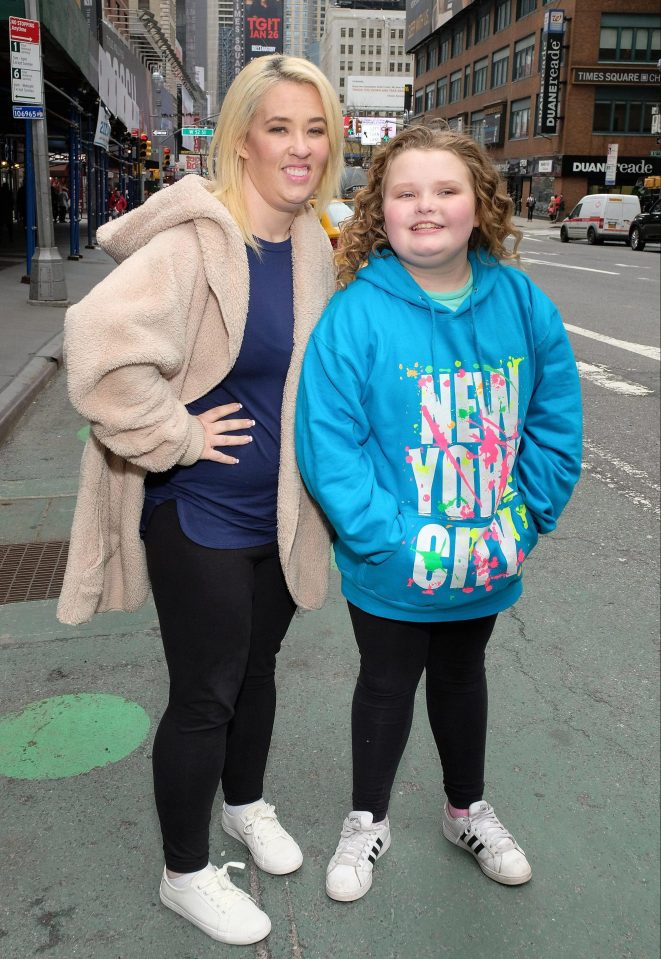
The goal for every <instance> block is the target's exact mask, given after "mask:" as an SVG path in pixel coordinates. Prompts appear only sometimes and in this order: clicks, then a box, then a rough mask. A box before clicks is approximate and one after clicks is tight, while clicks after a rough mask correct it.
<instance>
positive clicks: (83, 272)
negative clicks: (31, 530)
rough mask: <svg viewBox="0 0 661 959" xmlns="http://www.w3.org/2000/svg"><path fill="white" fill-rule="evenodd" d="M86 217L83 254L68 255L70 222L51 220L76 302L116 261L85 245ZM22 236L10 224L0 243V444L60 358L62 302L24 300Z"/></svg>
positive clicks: (70, 293) (26, 289)
mask: <svg viewBox="0 0 661 959" xmlns="http://www.w3.org/2000/svg"><path fill="white" fill-rule="evenodd" d="M86 230H87V226H86V223H85V222H83V223H81V239H80V249H81V253H82V254H83V258H82V260H68V259H67V257H68V254H69V224H68V223H66V224H65V223H56V224H55V241H56V244H57V247H58V249H59V251H60V255H61V256H62V261H63V263H64V273H65V277H66V287H67V297H68V300H69V302H71V303H76V302H77V301H78V300H80V299H82V297H83V296H85V294H86V293H87V292H88V291H89V290H91V288H92V287H93V286H94V285H95V284H96V283H98V282H99V280H101V279H103V277H104V276H106V274H107V273H109V272H110V270H111V269H112V268H113V267H114V265H115V264H114V261H113V260H112V259H111V258H110V257H109V256H107V255H106V254H105V253H104V252H103V251H102V250H100V249H99V248H98V247H97V248H95V249H93V250H87V249H85V247H84V244H85V242H86ZM25 269H26V261H25V242H24V236H23V233H22V231H21V228H20V227H19V226H18V225H17V224H15V225H14V236H13V242H11V243H9V242H7V241H6V240H5V242H4V243H2V244H0V302H1V303H2V307H1V309H0V337H1V338H2V350H1V351H0V444H1V443H2V442H3V440H4V439H5V438H6V437H7V436H8V435H9V433H10V432H11V430H12V429H13V428H14V426H15V425H16V423H17V422H18V420H19V419H20V417H21V415H22V414H23V413H24V411H25V410H26V409H27V407H28V406H29V404H30V403H31V402H32V401H33V400H34V399H35V397H36V396H38V394H39V392H40V391H41V390H42V389H43V387H44V386H45V385H46V383H47V382H48V381H49V379H50V378H51V377H52V376H53V375H54V374H55V373H56V372H57V369H58V367H59V366H60V365H61V363H62V325H63V321H64V313H65V307H64V306H61V305H58V306H49V305H47V304H41V303H39V304H33V303H29V302H28V297H29V294H30V286H29V284H27V283H22V282H21V279H22V277H23V276H24V275H25Z"/></svg>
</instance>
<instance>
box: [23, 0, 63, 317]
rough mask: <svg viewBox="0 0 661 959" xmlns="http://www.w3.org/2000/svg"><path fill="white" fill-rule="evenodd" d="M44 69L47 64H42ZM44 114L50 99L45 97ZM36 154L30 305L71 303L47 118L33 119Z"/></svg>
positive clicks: (35, 14) (31, 14) (32, 14)
mask: <svg viewBox="0 0 661 959" xmlns="http://www.w3.org/2000/svg"><path fill="white" fill-rule="evenodd" d="M25 16H26V18H27V19H28V20H39V2H38V0H25ZM42 70H43V64H42ZM42 100H43V106H44V114H45V113H46V98H45V97H44V96H43V88H42ZM32 123H33V124H34V127H33V128H32V135H33V138H32V152H33V158H34V169H35V187H36V193H37V236H38V241H39V246H38V247H37V249H36V250H35V254H34V257H33V258H32V268H31V271H30V295H29V297H28V302H30V303H62V304H65V303H67V302H68V300H67V287H66V282H65V279H64V263H63V261H62V257H61V256H60V251H59V250H58V249H57V247H56V246H55V231H54V230H53V211H52V208H51V198H50V171H49V167H48V133H47V130H46V117H45V115H44V119H43V120H33V121H32Z"/></svg>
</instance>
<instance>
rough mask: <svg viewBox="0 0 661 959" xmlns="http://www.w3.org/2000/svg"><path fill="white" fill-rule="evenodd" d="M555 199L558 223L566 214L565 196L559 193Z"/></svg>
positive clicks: (556, 220)
mask: <svg viewBox="0 0 661 959" xmlns="http://www.w3.org/2000/svg"><path fill="white" fill-rule="evenodd" d="M555 199H556V204H555V222H556V223H557V222H558V221H559V220H562V219H563V218H564V215H565V198H564V197H563V195H562V193H559V194H558V195H557V196H556V198H555Z"/></svg>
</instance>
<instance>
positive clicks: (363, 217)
mask: <svg viewBox="0 0 661 959" xmlns="http://www.w3.org/2000/svg"><path fill="white" fill-rule="evenodd" d="M405 150H445V151H446V152H448V153H453V154H454V155H455V156H456V157H458V158H459V159H460V160H461V161H462V162H463V163H464V164H465V166H466V168H467V169H468V171H469V173H470V175H471V178H472V181H473V189H474V192H475V212H476V215H477V219H478V223H479V226H477V227H475V229H474V230H473V233H472V234H471V237H470V240H469V243H468V249H469V250H477V251H478V252H479V251H480V250H484V251H486V252H487V253H488V254H490V255H491V256H494V257H496V259H498V260H518V253H517V250H518V247H519V244H520V242H521V239H522V233H521V231H520V230H518V229H517V228H516V227H515V226H514V223H513V222H512V213H513V210H514V204H513V203H512V200H511V199H510V197H509V196H508V195H507V193H506V191H505V185H504V183H503V182H502V180H501V178H500V175H499V173H498V171H497V170H496V168H495V167H494V165H493V163H492V162H491V160H490V158H489V157H488V156H487V154H486V152H485V150H484V149H483V147H482V146H480V144H479V143H477V142H476V141H475V140H474V139H473V138H472V137H470V136H468V135H466V134H463V133H455V132H454V131H452V130H449V129H447V128H445V129H439V128H438V127H431V126H423V125H422V124H420V125H416V126H412V127H408V128H407V129H405V130H402V132H401V133H398V134H397V135H396V136H395V137H393V138H392V140H390V141H389V142H388V143H387V144H385V145H384V146H382V147H380V148H379V150H378V151H377V152H376V153H375V155H374V160H373V162H372V165H371V166H370V168H369V171H368V174H367V186H365V187H363V189H362V190H359V191H358V192H357V193H356V199H355V206H354V212H353V216H352V217H350V218H349V219H348V220H346V221H345V223H344V225H343V227H342V231H341V233H340V236H339V238H338V244H337V252H336V254H335V262H336V265H337V270H338V283H339V284H340V286H342V287H344V286H347V285H348V284H349V283H351V281H352V280H353V279H354V278H355V276H356V273H357V272H358V270H359V269H360V267H361V266H363V265H364V263H365V261H366V260H367V257H368V256H369V254H370V253H377V252H378V251H379V250H383V249H390V244H389V241H388V237H387V235H386V232H385V228H384V218H383V185H384V183H385V179H386V176H387V174H388V171H389V169H390V165H391V164H392V161H393V159H394V158H395V157H396V156H398V155H399V154H400V153H403V152H404V151H405ZM509 236H512V237H514V245H513V249H512V250H511V251H510V250H508V249H507V248H506V247H505V241H506V240H507V238H508V237H509Z"/></svg>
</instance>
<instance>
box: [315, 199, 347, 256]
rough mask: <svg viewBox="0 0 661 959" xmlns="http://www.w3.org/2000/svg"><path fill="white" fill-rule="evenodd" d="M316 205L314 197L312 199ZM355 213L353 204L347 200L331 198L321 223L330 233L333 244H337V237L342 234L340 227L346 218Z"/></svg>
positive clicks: (333, 245) (322, 215) (329, 236)
mask: <svg viewBox="0 0 661 959" xmlns="http://www.w3.org/2000/svg"><path fill="white" fill-rule="evenodd" d="M310 203H311V204H312V206H314V204H315V201H314V199H312V200H310ZM352 213H353V204H352V205H351V206H350V205H349V203H347V202H346V201H345V200H331V201H330V203H329V204H328V206H327V208H326V209H325V210H324V212H323V213H322V214H321V225H322V226H323V228H324V230H325V231H326V233H327V234H328V238H329V240H330V241H331V246H332V247H336V246H337V238H338V236H339V235H340V229H341V227H342V223H343V222H344V220H346V219H348V218H349V217H350V216H351V214H352Z"/></svg>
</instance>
